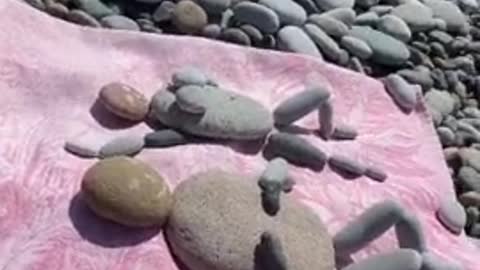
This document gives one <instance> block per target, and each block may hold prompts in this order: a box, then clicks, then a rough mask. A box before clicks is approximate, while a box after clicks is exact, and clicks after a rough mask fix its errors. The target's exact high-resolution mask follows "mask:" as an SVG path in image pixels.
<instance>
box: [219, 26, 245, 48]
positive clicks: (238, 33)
mask: <svg viewBox="0 0 480 270" xmlns="http://www.w3.org/2000/svg"><path fill="white" fill-rule="evenodd" d="M220 38H222V39H223V40H225V41H229V42H232V43H236V44H240V45H244V46H250V45H251V44H252V42H251V41H250V37H249V36H248V35H247V34H246V33H245V32H243V31H242V29H240V28H228V29H225V30H224V31H223V32H222V34H221V35H220Z"/></svg>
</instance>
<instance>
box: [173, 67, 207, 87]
mask: <svg viewBox="0 0 480 270" xmlns="http://www.w3.org/2000/svg"><path fill="white" fill-rule="evenodd" d="M208 82H209V78H208V77H207V76H206V75H205V74H204V73H203V72H202V71H201V70H200V69H198V68H196V67H193V66H186V67H183V68H181V69H179V70H177V71H175V72H174V73H173V75H172V83H173V85H174V87H177V88H179V87H182V86H185V85H198V86H204V85H206V84H208Z"/></svg>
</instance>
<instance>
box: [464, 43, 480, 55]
mask: <svg viewBox="0 0 480 270" xmlns="http://www.w3.org/2000/svg"><path fill="white" fill-rule="evenodd" d="M467 50H468V51H470V52H474V53H480V41H472V42H470V43H468V44H467Z"/></svg>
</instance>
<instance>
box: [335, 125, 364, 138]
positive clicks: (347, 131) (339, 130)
mask: <svg viewBox="0 0 480 270" xmlns="http://www.w3.org/2000/svg"><path fill="white" fill-rule="evenodd" d="M357 136H358V132H357V130H355V128H353V127H352V126H350V125H346V124H341V123H340V124H336V125H335V129H334V130H333V134H332V138H334V139H335V140H355V138H357Z"/></svg>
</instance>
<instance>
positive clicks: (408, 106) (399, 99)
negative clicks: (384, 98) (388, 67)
mask: <svg viewBox="0 0 480 270" xmlns="http://www.w3.org/2000/svg"><path fill="white" fill-rule="evenodd" d="M384 83H385V88H386V89H387V91H388V93H389V94H390V96H391V97H392V98H393V100H394V101H395V102H396V103H397V104H398V105H399V106H400V107H401V108H403V109H404V110H406V111H411V110H413V108H414V107H415V106H416V105H417V95H416V92H415V89H414V88H413V86H412V85H410V84H409V83H407V82H406V81H405V80H404V79H403V78H402V77H400V76H399V75H397V74H390V75H388V76H387V77H386V78H385V81H384Z"/></svg>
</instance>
